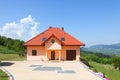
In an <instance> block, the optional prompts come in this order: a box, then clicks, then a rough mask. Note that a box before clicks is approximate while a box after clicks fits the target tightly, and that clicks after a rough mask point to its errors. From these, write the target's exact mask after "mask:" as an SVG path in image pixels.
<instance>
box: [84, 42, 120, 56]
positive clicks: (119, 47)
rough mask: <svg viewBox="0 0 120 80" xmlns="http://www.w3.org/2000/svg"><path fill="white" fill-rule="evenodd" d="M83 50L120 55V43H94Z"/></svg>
mask: <svg viewBox="0 0 120 80" xmlns="http://www.w3.org/2000/svg"><path fill="white" fill-rule="evenodd" d="M82 50H84V51H90V52H96V53H102V54H105V55H120V43H117V44H112V45H93V46H90V47H88V48H83V49H82Z"/></svg>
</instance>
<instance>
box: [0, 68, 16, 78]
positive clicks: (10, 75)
mask: <svg viewBox="0 0 120 80" xmlns="http://www.w3.org/2000/svg"><path fill="white" fill-rule="evenodd" d="M0 69H1V70H2V71H4V72H5V73H7V74H8V76H9V80H16V79H15V77H14V76H13V74H12V73H10V72H9V71H8V70H6V69H5V68H3V67H1V66H0Z"/></svg>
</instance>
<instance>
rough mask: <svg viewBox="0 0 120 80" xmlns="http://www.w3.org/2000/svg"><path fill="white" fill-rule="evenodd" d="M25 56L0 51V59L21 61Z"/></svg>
mask: <svg viewBox="0 0 120 80" xmlns="http://www.w3.org/2000/svg"><path fill="white" fill-rule="evenodd" d="M23 60H26V56H19V55H18V54H2V53H0V61H23Z"/></svg>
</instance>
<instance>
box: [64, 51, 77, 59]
mask: <svg viewBox="0 0 120 80" xmlns="http://www.w3.org/2000/svg"><path fill="white" fill-rule="evenodd" d="M66 60H76V50H66Z"/></svg>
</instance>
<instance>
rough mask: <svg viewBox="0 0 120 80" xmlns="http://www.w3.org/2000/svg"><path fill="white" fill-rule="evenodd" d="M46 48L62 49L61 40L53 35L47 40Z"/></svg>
mask: <svg viewBox="0 0 120 80" xmlns="http://www.w3.org/2000/svg"><path fill="white" fill-rule="evenodd" d="M45 49H46V50H61V42H60V41H59V40H58V39H56V38H55V37H54V36H52V37H51V38H50V39H49V40H47V41H46V42H45Z"/></svg>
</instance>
